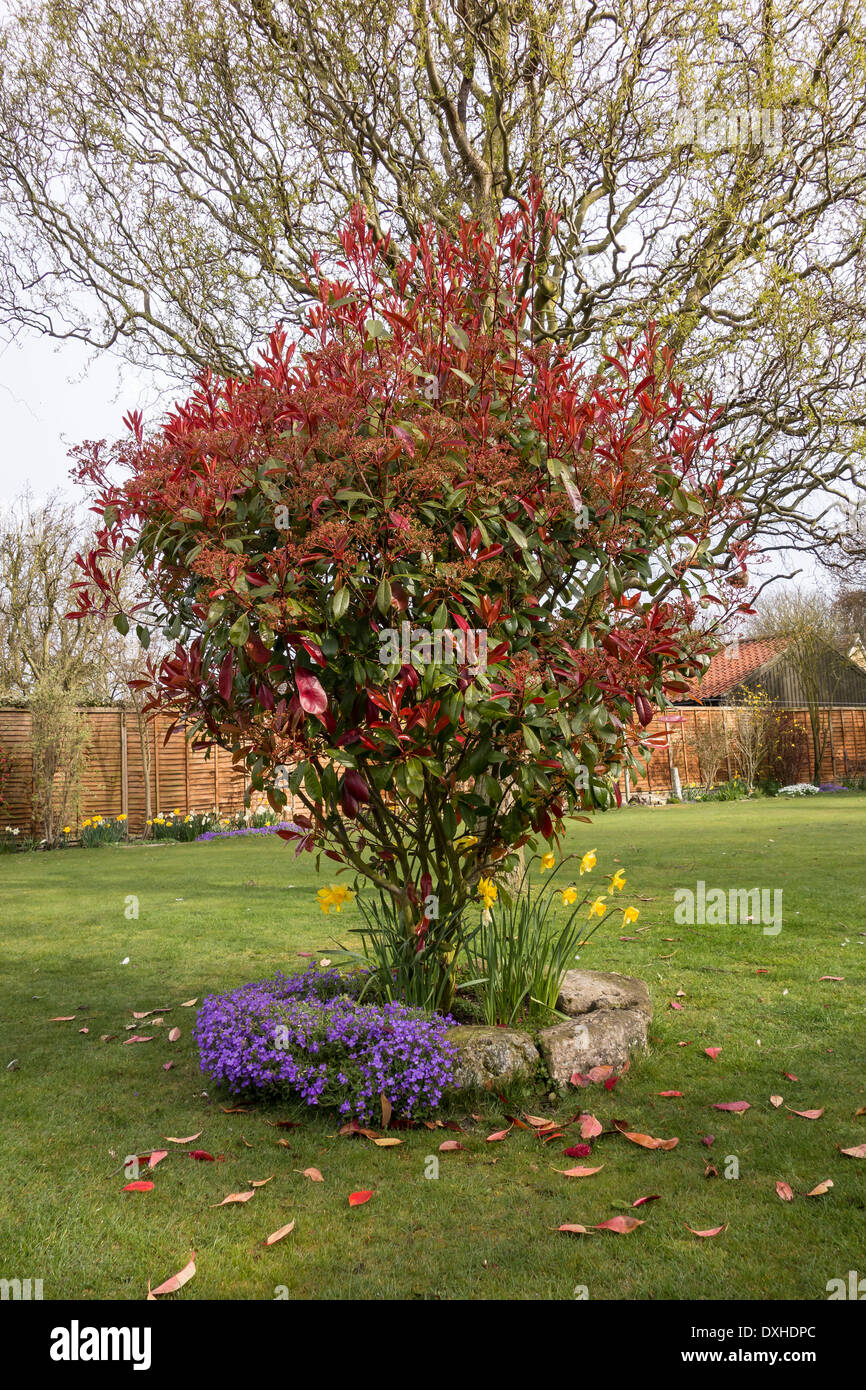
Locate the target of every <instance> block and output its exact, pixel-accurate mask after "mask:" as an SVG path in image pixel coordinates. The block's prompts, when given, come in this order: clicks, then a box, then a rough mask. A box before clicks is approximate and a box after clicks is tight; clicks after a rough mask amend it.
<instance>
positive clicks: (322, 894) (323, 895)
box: [316, 888, 334, 916]
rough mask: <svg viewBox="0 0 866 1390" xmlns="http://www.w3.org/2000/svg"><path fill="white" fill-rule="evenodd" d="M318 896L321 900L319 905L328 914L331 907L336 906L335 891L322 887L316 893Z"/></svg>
mask: <svg viewBox="0 0 866 1390" xmlns="http://www.w3.org/2000/svg"><path fill="white" fill-rule="evenodd" d="M316 897H317V898H318V900H319V907H320V908H321V909H322V911H323V912H324V913H325V915H326V916H327V914H328V913H329V912H330V910H331V908H332V907H333V906H334V895H333V893H332V892H331V890H330V888H320V889H319V891H318V893H317V894H316Z"/></svg>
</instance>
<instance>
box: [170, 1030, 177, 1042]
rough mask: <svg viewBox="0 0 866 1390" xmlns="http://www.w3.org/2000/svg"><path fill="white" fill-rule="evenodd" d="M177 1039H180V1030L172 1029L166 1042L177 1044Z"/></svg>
mask: <svg viewBox="0 0 866 1390" xmlns="http://www.w3.org/2000/svg"><path fill="white" fill-rule="evenodd" d="M179 1037H180V1029H179V1028H172V1030H171V1032H170V1033H169V1035H168V1040H169V1042H177V1040H178V1038H179Z"/></svg>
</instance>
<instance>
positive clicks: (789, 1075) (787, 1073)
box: [782, 1071, 800, 1081]
mask: <svg viewBox="0 0 866 1390" xmlns="http://www.w3.org/2000/svg"><path fill="white" fill-rule="evenodd" d="M782 1075H783V1076H784V1078H785V1080H786V1081H799V1080H800V1078H799V1076H795V1075H794V1073H793V1072H792V1071H783V1072H782Z"/></svg>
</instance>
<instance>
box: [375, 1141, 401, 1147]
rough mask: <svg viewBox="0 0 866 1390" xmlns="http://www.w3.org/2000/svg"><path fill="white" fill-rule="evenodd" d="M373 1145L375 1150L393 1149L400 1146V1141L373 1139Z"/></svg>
mask: <svg viewBox="0 0 866 1390" xmlns="http://www.w3.org/2000/svg"><path fill="white" fill-rule="evenodd" d="M373 1143H374V1144H375V1145H376V1147H377V1149H393V1148H394V1146H395V1145H396V1144H402V1143H403V1140H402V1139H374V1140H373Z"/></svg>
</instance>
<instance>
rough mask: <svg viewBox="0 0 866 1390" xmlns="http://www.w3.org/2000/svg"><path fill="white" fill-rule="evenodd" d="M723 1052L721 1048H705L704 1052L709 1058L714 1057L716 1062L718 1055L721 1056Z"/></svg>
mask: <svg viewBox="0 0 866 1390" xmlns="http://www.w3.org/2000/svg"><path fill="white" fill-rule="evenodd" d="M721 1050H722V1049H721V1048H720V1047H705V1048H704V1052H705V1053H706V1054H707V1056H708V1057H712V1059H713V1061H715V1060H716V1058H717V1057H718V1055H719V1053H720V1052H721Z"/></svg>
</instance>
